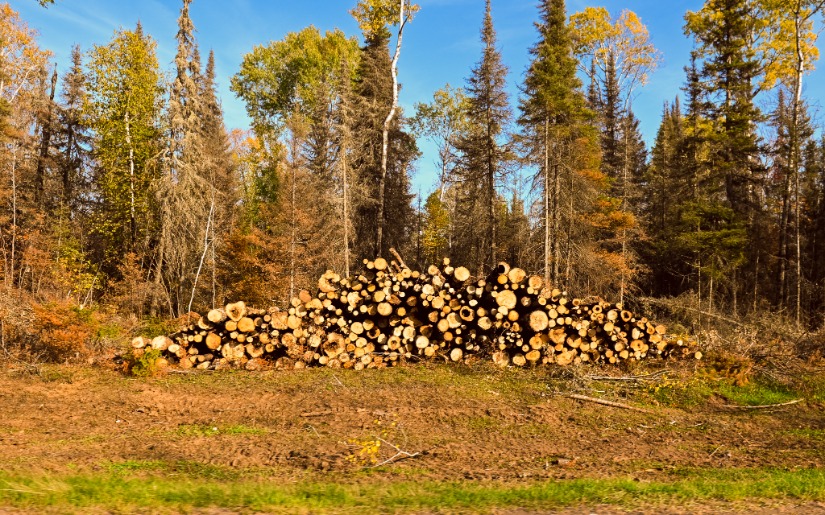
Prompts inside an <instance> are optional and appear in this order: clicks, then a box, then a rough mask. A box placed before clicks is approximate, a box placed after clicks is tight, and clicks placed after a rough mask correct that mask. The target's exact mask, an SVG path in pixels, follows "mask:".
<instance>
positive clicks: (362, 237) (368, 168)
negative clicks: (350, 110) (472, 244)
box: [352, 28, 418, 259]
mask: <svg viewBox="0 0 825 515" xmlns="http://www.w3.org/2000/svg"><path fill="white" fill-rule="evenodd" d="M388 48H389V31H387V30H386V28H384V29H383V30H376V31H373V32H367V33H365V45H364V47H363V48H362V50H361V60H360V62H359V65H358V71H357V73H356V77H357V80H356V82H355V85H354V88H353V90H354V91H353V92H354V96H355V102H354V107H355V108H354V116H353V120H352V122H353V127H352V134H353V136H354V137H355V138H356V140H355V142H354V143H355V151H354V154H353V163H352V165H353V167H354V169H355V171H356V173H357V175H358V182H359V183H360V184H361V187H362V188H363V195H362V196H361V198H354V199H353V200H354V201H356V202H355V203H354V206H353V207H354V211H355V212H354V215H355V216H354V227H355V235H356V238H355V256H356V258H357V259H363V258H368V257H374V256H375V255H376V253H378V254H381V253H382V250H383V251H386V250H387V249H388V248H389V247H393V246H394V247H396V248H399V247H400V248H404V247H405V246H406V245H408V244H409V242H410V241H411V240H410V237H411V232H412V229H411V228H412V223H413V221H414V218H415V217H414V210H413V207H412V204H411V202H412V198H413V196H412V195H411V194H410V193H409V187H410V184H409V175H408V172H409V167H410V164H411V163H412V161H413V160H414V159H415V157H417V154H418V150H417V147H416V145H415V140H414V139H413V138H412V137H411V136H410V135H409V134H408V133H407V132H405V131H404V130H403V127H402V122H403V119H402V118H403V117H401V116H396V117H393V119H392V121H391V122H392V123H391V125H390V131H389V133H388V146H387V150H388V154H387V175H386V177H383V173H382V155H383V148H382V147H383V143H382V140H383V136H382V134H383V130H384V122H385V121H386V118H387V113H388V112H389V111H390V109H391V108H392V101H393V100H392V99H393V80H392V73H391V60H390V56H389V50H388ZM382 177H383V178H382ZM382 184H383V189H384V193H383V195H382V194H381V189H382ZM382 199H383V205H384V207H383V208H381V207H380V204H381V203H382ZM379 215H380V216H381V218H382V219H383V220H382V221H379ZM387 220H392V223H386V221H387ZM379 224H383V225H384V230H383V231H382V242H381V245H382V249H378V248H377V245H378V239H377V235H378V225H379Z"/></svg>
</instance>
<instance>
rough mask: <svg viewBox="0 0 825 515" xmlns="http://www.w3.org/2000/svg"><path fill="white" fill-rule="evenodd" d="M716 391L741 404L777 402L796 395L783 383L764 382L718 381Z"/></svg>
mask: <svg viewBox="0 0 825 515" xmlns="http://www.w3.org/2000/svg"><path fill="white" fill-rule="evenodd" d="M717 391H718V392H719V393H720V394H721V395H722V396H723V397H725V399H727V400H728V401H729V402H731V403H733V404H739V405H742V406H761V405H765V404H779V403H781V402H788V401H790V400H792V399H794V398H797V397H798V395H797V394H796V393H795V392H793V391H791V390H790V389H789V388H787V387H785V386H783V385H779V384H774V383H764V382H753V383H748V384H746V385H744V386H736V385H733V384H730V383H728V382H720V383H719V386H718V388H717Z"/></svg>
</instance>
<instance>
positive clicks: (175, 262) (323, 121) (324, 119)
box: [0, 0, 825, 338]
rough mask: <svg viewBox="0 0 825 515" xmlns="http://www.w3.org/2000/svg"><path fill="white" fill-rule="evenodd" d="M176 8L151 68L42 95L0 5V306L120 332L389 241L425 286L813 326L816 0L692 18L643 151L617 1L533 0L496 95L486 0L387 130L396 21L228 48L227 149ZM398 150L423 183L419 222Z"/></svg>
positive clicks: (122, 33) (106, 56) (102, 48)
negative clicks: (104, 317) (467, 32)
mask: <svg viewBox="0 0 825 515" xmlns="http://www.w3.org/2000/svg"><path fill="white" fill-rule="evenodd" d="M190 4H191V0H183V7H182V9H181V12H180V17H179V19H178V27H179V30H178V33H177V42H178V48H177V53H176V57H175V61H174V63H173V66H172V69H171V70H164V69H162V68H161V66H160V65H159V63H158V60H157V56H156V43H155V41H154V40H153V39H152V37H151V36H149V35H148V34H145V33H144V31H143V29H142V28H141V26H140V24H138V25H137V26H136V27H135V28H134V29H132V30H129V29H120V30H118V31H116V32H115V34H114V35H113V37H112V39H111V40H110V41H109V42H108V43H105V44H102V45H99V46H97V45H96V46H93V47H92V48H90V49H86V50H85V51H83V50H81V49H80V48H75V49H73V51H72V60H71V61H72V62H71V66H70V67H69V69H68V70H67V72H66V73H65V74H64V75H63V76H62V77H59V76H58V74H57V72H56V68H55V69H54V70H53V69H52V64H51V55H50V53H49V52H48V51H46V50H43V49H40V48H39V47H38V45H37V42H36V33H35V31H33V30H32V29H30V28H29V27H28V26H27V25H26V23H25V22H24V21H23V20H21V19H20V18H19V16H18V15H17V13H15V12H14V11H13V10H12V9H11V7H10V6H9V5H8V4H3V5H0V46H1V47H2V52H1V53H0V121H1V122H2V123H0V138H2V144H3V148H2V155H0V168H1V169H2V177H0V197H1V198H2V201H3V209H2V213H0V231H1V232H0V243H1V244H2V253H3V269H2V271H0V273H2V280H3V287H4V288H5V291H6V292H7V293H8V295H7V298H9V299H12V298H15V299H18V298H21V296H25V297H27V298H31V299H38V300H39V301H44V300H55V299H63V300H64V301H65V300H66V299H70V301H71V302H73V303H75V304H76V305H79V306H88V305H91V304H99V305H106V306H111V307H113V308H115V309H117V310H119V311H121V312H122V313H131V314H135V315H138V316H143V315H147V314H151V315H164V316H166V315H171V316H178V315H181V314H184V313H186V312H189V311H193V310H194V311H199V312H204V310H206V309H208V308H209V307H211V306H216V305H223V304H225V303H226V302H227V301H229V300H237V299H243V300H245V301H246V302H248V303H251V304H257V305H260V306H267V305H271V304H278V305H286V304H287V303H288V301H289V299H290V298H291V297H293V296H294V295H296V294H297V293H298V291H299V290H300V289H302V288H311V287H312V286H313V285H314V282H315V279H316V278H317V277H318V276H319V275H321V274H322V273H323V272H324V271H325V270H327V269H333V270H336V271H338V272H339V273H341V274H345V275H349V274H350V273H352V272H355V271H356V270H357V269H358V267H359V266H360V264H361V262H362V260H363V259H365V258H374V257H375V256H387V255H388V250H389V248H391V247H395V248H397V249H398V250H399V251H400V252H401V253H402V254H403V256H404V258H405V259H406V260H407V261H408V262H409V263H410V264H415V265H416V266H417V267H420V268H424V267H426V265H427V264H430V263H438V262H440V261H441V259H442V258H443V257H450V258H451V259H452V261H453V262H454V263H458V264H463V265H465V266H467V267H468V268H469V269H470V270H471V271H472V272H473V273H474V274H476V275H478V276H481V277H483V276H486V274H487V272H489V270H491V269H492V268H493V267H494V266H495V265H496V263H497V262H499V261H502V260H506V261H509V262H511V263H517V264H518V265H519V266H520V267H522V268H524V269H526V270H528V271H530V272H536V273H539V274H543V275H544V278H545V280H546V282H547V284H552V285H555V286H557V287H559V288H561V289H567V290H569V291H571V292H575V294H576V295H580V296H587V295H595V296H601V297H604V298H607V299H610V300H613V301H619V302H624V303H628V302H633V301H634V299H637V298H639V297H642V296H679V295H687V296H689V297H690V299H691V302H695V304H696V305H698V307H699V308H700V309H702V310H711V311H712V310H721V311H725V312H727V313H728V314H730V315H733V316H744V315H747V314H749V313H754V312H759V311H760V310H764V309H765V308H769V309H771V312H772V313H780V314H781V315H784V316H786V317H787V318H788V319H790V320H794V319H795V320H796V321H798V323H799V324H800V325H808V326H816V325H818V324H820V323H821V317H820V315H819V313H820V312H821V311H822V309H821V308H822V304H823V299H824V298H825V297H824V294H825V292H823V279H825V277H823V275H825V272H824V271H823V270H825V266H823V263H822V261H823V260H825V216H823V215H825V213H823V212H821V211H823V210H825V143H823V142H820V141H817V140H816V139H815V138H814V134H815V133H816V130H815V126H814V124H813V122H812V120H811V118H810V116H809V115H808V113H807V107H806V102H805V98H804V97H803V94H802V93H803V91H804V89H803V79H804V77H805V76H806V74H807V72H809V71H810V70H811V69H812V67H813V62H814V61H815V59H816V57H817V51H816V46H815V43H816V36H817V32H816V27H815V21H818V19H819V17H820V16H821V9H822V3H821V2H816V1H813V0H799V1H798V2H778V1H773V0H707V1H706V2H705V5H704V6H703V7H702V8H701V9H700V10H699V11H696V12H688V13H687V14H686V16H685V20H686V23H685V33H686V34H687V35H688V36H689V37H691V38H692V39H693V40H694V51H693V54H692V60H691V63H690V64H689V66H687V67H686V68H685V71H686V78H685V85H684V88H683V92H682V93H681V94H679V95H674V100H673V102H672V103H668V104H667V105H666V106H665V107H664V110H663V116H662V123H661V127H660V129H659V132H658V134H657V137H656V141H655V144H654V146H653V148H652V149H650V151H648V149H647V148H646V146H645V143H644V141H643V138H642V135H641V134H640V132H639V122H638V119H637V118H636V117H635V115H634V113H633V109H632V102H633V99H634V98H636V97H637V95H639V94H643V91H642V88H643V87H644V86H645V85H646V83H647V80H648V77H649V75H650V74H651V73H652V72H653V71H654V70H655V68H656V66H657V64H658V63H659V61H660V55H659V53H658V51H657V50H656V49H655V48H654V47H653V45H652V44H651V43H650V41H649V37H648V31H647V28H646V27H645V26H644V25H643V24H642V22H641V20H640V19H639V18H638V17H637V16H636V15H635V14H634V13H633V12H631V11H627V10H626V11H623V12H622V13H620V14H619V15H618V16H617V17H611V15H610V14H609V13H608V11H607V10H605V9H603V8H587V9H585V10H583V11H582V12H579V13H575V14H573V15H572V16H569V17H568V15H567V13H566V8H565V2H564V0H545V1H542V2H541V3H540V5H539V10H538V19H537V23H536V27H537V30H538V34H537V42H536V43H535V45H534V46H533V47H532V48H531V49H529V51H530V55H531V57H532V61H531V64H530V66H529V67H528V69H527V70H526V73H525V74H524V81H523V83H522V84H520V94H519V98H517V99H513V98H509V96H508V93H507V91H508V90H507V75H508V70H507V67H506V66H505V64H504V63H503V62H502V58H501V54H500V51H499V48H498V46H497V42H496V33H495V28H494V19H493V11H492V7H491V2H490V1H489V0H488V1H487V2H486V10H485V12H484V13H479V14H480V15H481V14H483V18H482V24H481V40H482V43H483V52H482V55H481V56H480V57H479V60H478V62H477V64H476V65H475V66H474V67H473V68H472V69H471V70H470V71H469V73H468V79H467V81H466V84H464V85H463V87H451V86H450V85H445V87H444V88H442V89H440V90H439V91H437V92H435V94H434V96H433V99H432V101H431V102H429V103H422V104H418V105H416V106H415V112H413V113H404V112H403V110H401V109H400V107H398V95H399V91H400V85H399V84H398V83H397V68H398V66H402V67H403V47H402V41H403V40H402V36H403V31H404V27H405V26H406V24H407V23H415V20H414V19H413V18H414V16H415V14H416V13H417V11H418V7H417V6H416V5H413V4H411V3H410V2H409V0H397V1H396V0H359V1H358V2H357V4H356V5H355V6H354V8H353V9H352V11H351V14H352V15H353V16H354V17H355V19H356V20H357V21H358V23H359V26H360V28H361V30H362V42H361V43H359V40H358V39H356V38H354V37H348V36H347V35H345V34H344V33H343V32H341V31H339V30H335V31H331V32H327V33H321V32H320V31H319V30H317V29H316V28H314V27H308V28H306V29H304V30H302V31H299V32H295V33H290V34H287V35H286V36H284V37H283V39H281V40H278V41H273V42H271V43H269V44H266V45H261V46H258V47H255V48H254V49H252V50H251V51H250V52H249V53H248V54H247V55H246V56H244V59H243V63H242V65H241V69H240V70H239V71H238V72H237V74H235V75H234V77H233V78H232V82H231V87H232V90H233V91H234V92H235V94H237V95H238V96H239V97H240V98H241V99H243V100H244V101H245V102H246V105H247V109H248V113H249V115H250V117H251V119H252V122H253V123H252V128H251V130H249V131H246V132H245V131H240V130H232V131H227V129H226V128H225V127H224V124H223V115H222V112H221V107H220V100H219V99H218V97H217V94H216V77H215V64H214V58H213V54H212V53H211V52H210V53H209V54H208V57H207V59H206V63H205V64H204V63H203V61H202V56H201V52H200V48H199V45H198V43H197V40H196V38H195V28H194V26H193V24H192V20H191V18H190V16H189V8H190ZM791 4H793V5H791ZM50 8H52V9H56V8H59V5H58V6H52V7H50ZM399 8H400V9H399ZM342 14H343V13H342ZM405 44H406V43H405ZM399 55H400V56H402V57H401V58H400V59H399ZM674 93H675V92H674ZM757 99H759V100H760V102H757ZM758 105H772V106H773V107H772V108H770V109H769V110H765V111H763V110H762V109H760V108H759V107H758ZM417 138H429V139H431V141H432V142H433V143H434V144H435V146H436V147H437V149H438V161H439V168H440V174H439V180H438V184H436V185H435V188H434V191H433V192H432V193H431V194H429V196H427V197H426V198H422V199H420V200H419V203H418V205H417V206H416V205H414V199H415V196H414V195H413V194H412V192H411V179H410V177H411V174H412V172H413V169H414V165H415V162H416V160H417V159H418V158H419V154H420V153H419V150H418V147H417V144H416V140H417ZM4 309H5V308H4ZM10 312H11V311H10V308H9V310H6V311H3V313H2V317H0V318H2V319H3V320H7V319H8V318H7V317H8V313H10ZM3 330H4V331H5V329H3ZM3 334H4V335H5V333H3ZM4 338H5V336H4Z"/></svg>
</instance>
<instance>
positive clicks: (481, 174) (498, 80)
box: [455, 0, 511, 271]
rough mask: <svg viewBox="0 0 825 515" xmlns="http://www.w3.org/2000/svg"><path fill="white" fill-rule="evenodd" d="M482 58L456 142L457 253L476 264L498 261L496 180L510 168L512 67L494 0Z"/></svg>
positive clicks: (460, 258)
mask: <svg viewBox="0 0 825 515" xmlns="http://www.w3.org/2000/svg"><path fill="white" fill-rule="evenodd" d="M481 40H482V42H483V44H484V50H483V55H482V58H481V61H480V62H479V63H478V64H477V65H476V66H475V67H474V68H473V70H472V74H471V75H470V78H469V79H468V80H467V86H466V88H465V89H466V93H467V121H468V128H467V130H466V132H465V133H464V134H463V135H462V137H461V138H460V139H459V141H458V143H457V145H456V148H457V150H458V151H459V152H460V154H461V164H460V168H459V180H460V181H461V186H460V191H459V193H458V198H457V202H458V205H457V207H456V220H455V222H456V224H457V226H458V231H459V232H458V233H457V235H456V242H455V254H456V259H457V260H458V261H461V262H465V263H468V264H469V266H472V267H475V268H476V269H477V270H479V271H482V270H484V269H487V270H489V269H491V268H492V267H493V266H495V264H496V260H497V249H496V241H497V236H496V227H497V225H498V223H499V221H498V216H497V207H496V204H497V203H498V194H497V193H496V191H497V190H496V183H497V181H498V180H500V179H501V178H502V177H503V175H504V172H505V166H504V162H505V159H506V151H505V148H504V147H503V145H502V144H501V141H500V140H501V138H502V136H503V134H504V130H505V127H506V126H507V124H508V122H509V121H510V118H511V111H510V105H509V99H508V96H507V91H506V89H505V87H506V80H507V68H506V66H504V64H503V63H502V60H501V53H500V52H499V50H498V48H496V33H495V29H494V28H493V17H492V8H491V5H490V0H487V3H486V10H485V15H484V24H483V26H482V30H481Z"/></svg>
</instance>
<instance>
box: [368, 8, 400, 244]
mask: <svg viewBox="0 0 825 515" xmlns="http://www.w3.org/2000/svg"><path fill="white" fill-rule="evenodd" d="M406 7H407V0H400V6H399V26H398V39H397V41H396V42H395V55H393V58H392V64H391V65H390V73H391V74H392V107H391V108H390V112H389V114H387V118H386V119H385V120H384V130H383V132H382V135H381V138H382V141H381V179H380V181H379V183H378V216H377V218H378V220H376V224H377V225H378V228H377V233H376V237H375V255H376V256H380V255H381V248H382V245H383V243H384V241H383V240H384V202H385V199H384V197H385V191H386V185H387V154H388V152H389V144H390V124H391V123H392V120H393V118H395V112H396V111H397V110H398V58H399V57H400V56H401V39H402V37H403V35H404V26H405V25H406V24H407V17H406Z"/></svg>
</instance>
